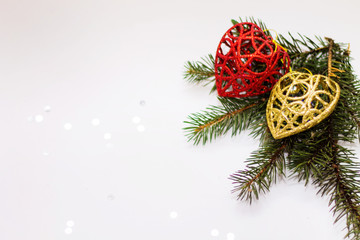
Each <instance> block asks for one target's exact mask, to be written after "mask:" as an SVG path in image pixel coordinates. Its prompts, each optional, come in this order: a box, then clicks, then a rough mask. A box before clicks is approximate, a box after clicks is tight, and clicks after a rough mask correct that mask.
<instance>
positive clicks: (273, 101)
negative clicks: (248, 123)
mask: <svg viewBox="0 0 360 240" xmlns="http://www.w3.org/2000/svg"><path fill="white" fill-rule="evenodd" d="M339 97H340V87H339V85H338V84H337V83H336V82H335V81H333V80H331V79H330V78H328V77H326V76H323V75H312V74H308V73H301V72H290V73H288V74H286V75H285V76H283V77H282V78H280V80H279V81H278V82H277V83H276V84H275V86H274V88H273V89H272V91H271V94H270V98H269V100H268V104H267V108H266V118H267V123H268V126H269V129H270V131H271V133H272V135H273V137H274V138H275V139H280V138H283V137H287V136H290V135H293V134H297V133H299V132H302V131H305V130H307V129H309V128H311V127H313V126H315V125H316V124H318V123H320V122H321V121H322V120H323V119H325V118H326V117H328V116H329V115H330V114H331V113H332V112H333V110H334V109H335V106H336V104H337V102H338V100H339Z"/></svg>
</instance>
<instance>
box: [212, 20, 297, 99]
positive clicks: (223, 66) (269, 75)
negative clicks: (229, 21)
mask: <svg viewBox="0 0 360 240" xmlns="http://www.w3.org/2000/svg"><path fill="white" fill-rule="evenodd" d="M289 67H290V57H289V55H288V54H287V52H286V51H285V49H284V48H282V47H281V46H280V45H279V44H277V43H275V42H274V41H273V39H272V38H271V36H267V35H266V34H265V33H264V32H263V30H262V29H261V28H260V27H259V26H257V25H256V24H254V23H248V22H244V23H238V24H236V25H234V26H233V27H231V28H230V29H229V30H228V31H227V32H226V33H225V34H224V36H223V37H222V39H221V41H220V43H219V46H218V49H217V51H216V57H215V79H216V88H217V91H218V94H219V96H221V97H237V98H239V97H250V96H256V95H260V94H263V93H266V92H269V91H270V90H271V89H272V87H273V86H274V85H275V83H276V82H277V81H278V80H279V79H280V78H281V77H282V76H283V75H284V74H286V73H287V72H288V71H289Z"/></svg>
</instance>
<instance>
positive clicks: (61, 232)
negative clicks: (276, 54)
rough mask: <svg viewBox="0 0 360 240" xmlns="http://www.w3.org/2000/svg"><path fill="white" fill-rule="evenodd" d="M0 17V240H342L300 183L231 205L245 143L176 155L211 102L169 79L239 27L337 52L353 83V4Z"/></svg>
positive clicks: (108, 6) (81, 2) (99, 5)
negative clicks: (319, 39)
mask: <svg viewBox="0 0 360 240" xmlns="http://www.w3.org/2000/svg"><path fill="white" fill-rule="evenodd" d="M0 4H1V5H0V79H1V85H0V109H1V121H0V144H1V150H0V193H1V197H0V239H3V240H25V239H27V240H35V239H36V240H99V239H101V240H119V239H121V240H122V239H124V240H125V239H126V240H141V239H151V240H170V239H171V240H185V239H186V240H192V239H194V240H195V239H201V240H205V239H214V240H220V239H222V240H224V239H227V240H232V239H239V240H240V239H241V240H255V239H269V240H270V239H271V240H288V239H292V240H300V239H317V240H339V239H342V237H343V235H344V234H345V233H346V231H342V229H343V228H344V227H345V224H344V222H341V223H337V224H335V225H333V220H334V218H333V217H332V214H331V213H330V212H329V210H330V208H329V207H328V206H327V204H328V199H327V198H321V197H320V196H317V195H316V189H314V188H313V187H311V186H310V187H304V184H303V183H302V182H300V183H297V182H296V181H294V180H288V179H286V180H284V181H281V182H280V183H278V184H277V185H275V186H273V187H272V188H271V192H270V193H268V194H266V195H265V196H264V195H263V196H262V197H261V199H260V200H259V201H257V202H255V203H254V204H253V205H251V206H249V205H248V204H247V203H244V202H239V201H237V200H236V195H234V194H231V189H232V184H231V181H230V180H229V179H228V176H229V175H230V174H232V173H234V172H235V171H237V170H239V169H242V168H244V166H245V164H244V160H245V159H246V158H247V157H248V156H249V155H250V153H251V151H253V150H255V149H257V147H258V141H257V140H253V139H251V138H250V137H249V136H248V134H247V133H246V132H245V133H243V134H241V135H240V136H236V137H234V138H230V137H229V136H226V137H224V138H221V139H218V140H217V141H216V142H213V143H211V144H208V145H206V146H197V147H195V146H192V144H191V143H187V139H186V138H185V137H184V133H183V131H182V128H183V127H184V124H183V121H184V120H185V119H186V117H187V115H188V114H190V113H193V112H197V111H200V110H204V109H205V108H206V107H207V106H208V105H210V104H215V105H216V104H218V102H217V99H216V95H215V94H213V95H209V94H208V92H209V88H203V87H201V86H193V85H190V84H188V83H186V82H185V81H184V80H183V76H182V75H183V71H184V68H183V65H184V62H185V61H187V60H199V59H200V58H201V57H203V56H205V55H207V54H208V53H212V54H214V53H215V50H216V47H217V45H218V42H219V40H220V38H221V37H222V35H223V34H224V32H225V31H226V30H227V29H228V28H229V27H230V26H231V23H230V19H231V18H237V17H239V16H242V17H246V16H254V17H255V18H260V19H262V20H263V21H264V22H265V23H266V24H267V25H268V27H269V28H271V29H275V30H276V31H277V32H279V33H282V34H286V33H287V32H288V31H290V32H292V33H296V32H299V33H302V34H304V35H307V36H309V37H313V36H314V35H319V36H327V37H332V38H334V39H335V40H336V41H340V42H346V43H348V42H350V43H351V50H352V56H353V57H354V61H353V66H354V68H355V70H356V72H357V73H358V74H359V71H360V68H359V63H360V61H359V59H360V35H359V30H358V29H359V23H360V22H359V14H358V10H359V6H360V5H359V3H358V1H356V0H352V1H351V0H343V1H335V0H327V1H313V0H311V1H309V0H304V1H265V0H264V1H260V0H259V1H243V0H238V1H208V0H204V1H191V0H182V1H165V0H155V1H145V0H138V1H124V0H117V1H115V0H103V1H99V0H98V1H95V0H86V1H85V0H62V1H60V0H57V1H55V0H48V1H45V0H43V1H40V0H32V1H25V0H1V1H0ZM47 106H48V107H47ZM44 108H45V109H44ZM134 117H137V118H134ZM93 119H99V121H100V124H99V125H97V126H94V125H93V123H92V121H93ZM66 124H71V125H66ZM65 125H66V126H71V129H69V130H66V129H65V128H64V126H65ZM107 133H108V134H107ZM109 134H110V135H109ZM352 147H354V148H356V149H357V150H359V144H354V145H352ZM358 152H359V151H358Z"/></svg>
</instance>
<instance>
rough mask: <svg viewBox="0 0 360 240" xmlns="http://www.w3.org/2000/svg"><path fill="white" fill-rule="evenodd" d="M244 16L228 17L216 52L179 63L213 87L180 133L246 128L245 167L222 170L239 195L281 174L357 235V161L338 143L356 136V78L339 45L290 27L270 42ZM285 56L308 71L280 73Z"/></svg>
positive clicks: (198, 139) (359, 123) (359, 121)
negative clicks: (253, 141) (252, 140)
mask: <svg viewBox="0 0 360 240" xmlns="http://www.w3.org/2000/svg"><path fill="white" fill-rule="evenodd" d="M251 21H252V22H253V23H249V22H248V21H246V22H245V23H238V22H237V21H235V20H233V24H234V26H233V27H232V28H230V29H229V31H228V32H227V33H226V34H225V35H224V37H223V39H222V40H221V42H220V45H219V48H218V51H217V52H216V58H214V57H213V56H212V55H209V56H208V57H207V58H203V59H202V61H198V62H187V65H186V73H185V78H186V79H188V80H189V82H192V83H205V84H204V85H207V84H209V83H210V84H211V83H212V84H214V87H213V88H212V90H211V91H215V90H216V89H217V90H218V93H219V95H220V96H221V97H220V98H218V99H219V101H220V105H219V106H210V107H208V108H207V109H206V110H205V111H201V112H197V113H193V114H191V115H190V116H189V119H188V120H187V121H185V123H186V127H185V128H184V129H185V131H186V135H187V137H188V139H189V141H192V142H193V143H194V144H195V145H196V144H199V143H203V144H206V143H208V142H211V141H212V140H214V139H216V138H218V137H221V136H223V135H224V134H226V133H229V132H231V135H232V136H235V135H237V134H240V133H241V132H243V131H244V130H249V132H250V134H251V135H252V136H253V137H256V138H257V137H258V138H259V141H260V146H259V149H258V150H256V151H254V152H252V154H251V156H250V157H249V158H248V159H247V160H246V164H245V165H246V169H245V170H239V171H237V172H235V173H234V174H232V175H231V176H230V179H231V180H232V182H233V184H234V192H236V193H237V194H238V199H239V200H245V201H248V202H250V203H252V201H254V200H257V199H259V198H260V196H261V195H262V194H264V193H266V192H268V191H269V190H270V188H271V186H272V185H273V184H274V183H276V181H277V180H278V179H279V178H283V177H286V175H289V176H292V177H293V178H297V179H298V181H299V182H304V185H308V184H309V183H311V184H312V185H313V186H314V187H316V188H318V193H319V194H320V195H321V196H327V197H328V198H329V205H330V206H331V211H332V212H333V214H334V215H335V216H336V218H335V222H337V221H339V220H340V219H341V220H345V221H346V228H347V233H346V235H345V236H346V237H349V238H350V239H351V240H360V181H359V172H360V164H359V163H358V161H357V160H355V152H354V151H353V150H352V149H349V148H348V147H347V146H349V143H354V142H355V140H358V138H359V132H360V82H359V80H358V79H357V77H356V75H355V74H354V71H353V68H352V66H351V64H350V60H351V58H350V51H349V47H348V46H347V45H344V44H342V43H335V42H334V41H333V40H332V39H330V38H318V41H313V40H311V39H310V38H308V37H306V36H302V35H300V34H299V38H298V39H296V38H294V37H293V36H292V35H289V38H288V39H286V38H285V37H284V36H282V35H279V37H278V38H277V39H278V40H277V42H279V44H276V43H274V42H272V38H271V37H268V36H265V35H264V33H263V31H262V30H261V29H260V28H259V27H258V26H261V28H262V29H268V28H266V27H265V25H264V24H263V23H261V22H260V24H257V23H256V22H255V21H254V20H253V19H252V20H251ZM280 44H281V46H283V47H281V46H280ZM226 48H227V50H226ZM284 49H287V51H285V50H284ZM287 54H288V55H287ZM279 56H281V57H279ZM289 57H290V59H291V63H292V66H291V67H292V68H293V69H308V71H309V72H310V73H302V72H298V71H294V72H290V73H287V74H286V75H285V73H286V72H287V71H288V66H289V63H290V60H289V59H288V58H289ZM311 72H312V73H311ZM326 72H327V74H326V76H324V74H325V73H326ZM283 75H284V76H283ZM276 81H278V82H277V83H276V84H275V82H276ZM273 85H274V86H273ZM272 86H273V89H272V92H271V93H270V94H261V93H265V92H266V91H269V90H270V89H271V87H272ZM340 89H341V93H340ZM340 94H341V96H340ZM335 106H336V107H335ZM309 128H311V131H305V130H306V129H309ZM298 133H300V134H298ZM271 134H272V135H273V137H272V136H271ZM344 143H345V144H346V145H345V144H344ZM224 160H226V159H221V161H224ZM225 163H226V161H225ZM286 173H288V174H286Z"/></svg>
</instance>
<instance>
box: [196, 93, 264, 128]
mask: <svg viewBox="0 0 360 240" xmlns="http://www.w3.org/2000/svg"><path fill="white" fill-rule="evenodd" d="M263 101H265V99H261V101H258V102H256V103H253V104H250V105H248V106H246V107H243V108H240V109H237V110H235V111H233V112H229V113H226V114H224V115H223V116H221V117H220V118H218V119H216V120H213V121H211V122H208V123H206V124H204V125H201V126H199V127H197V128H196V129H195V132H200V131H201V130H203V129H204V128H208V127H211V126H213V125H215V124H217V123H220V122H222V121H224V120H225V119H227V118H230V117H232V116H234V115H236V114H238V113H241V112H243V111H245V110H247V109H250V108H252V107H254V106H256V105H258V104H259V103H260V102H263Z"/></svg>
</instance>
